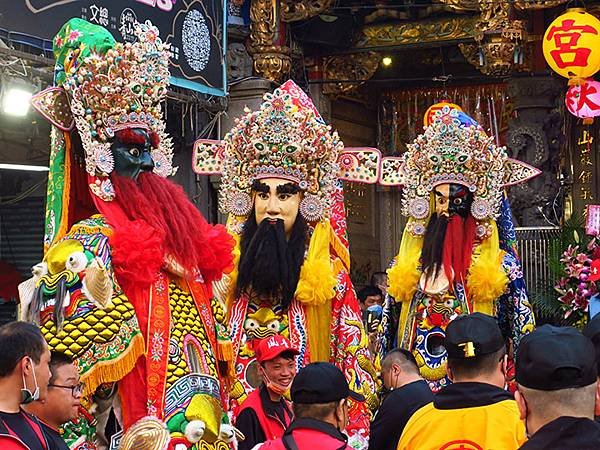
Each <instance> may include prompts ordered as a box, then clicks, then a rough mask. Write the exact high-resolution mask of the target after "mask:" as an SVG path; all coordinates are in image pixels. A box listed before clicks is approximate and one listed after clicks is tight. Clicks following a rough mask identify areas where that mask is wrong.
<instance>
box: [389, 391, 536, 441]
mask: <svg viewBox="0 0 600 450" xmlns="http://www.w3.org/2000/svg"><path fill="white" fill-rule="evenodd" d="M526 440H527V438H526V436H525V425H524V423H523V421H522V420H521V419H520V417H519V410H518V408H517V403H516V402H515V401H514V400H502V401H500V402H498V403H492V404H490V405H485V406H476V407H471V408H460V409H436V408H435V406H434V405H433V402H431V403H429V404H427V405H425V406H423V407H422V408H421V409H419V410H418V411H417V412H416V413H415V414H413V416H412V417H411V418H410V420H409V421H408V423H407V424H406V427H405V428H404V432H403V433H402V436H401V437H400V442H398V450H516V449H518V448H519V447H520V446H521V445H522V444H523V443H524V442H525V441H526Z"/></svg>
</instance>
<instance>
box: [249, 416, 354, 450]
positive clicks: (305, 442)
mask: <svg viewBox="0 0 600 450" xmlns="http://www.w3.org/2000/svg"><path fill="white" fill-rule="evenodd" d="M285 434H286V435H289V434H291V435H292V437H293V439H294V441H295V442H296V446H297V447H298V450H316V449H318V450H353V449H352V447H349V446H348V445H346V436H344V435H343V434H342V433H341V432H340V431H338V430H337V429H336V428H335V427H334V426H333V425H331V424H329V423H326V422H321V421H320V420H316V419H310V418H306V417H303V418H298V419H294V421H293V422H292V423H291V424H290V426H289V427H288V429H287V432H286V433H285ZM284 438H285V436H284ZM284 438H279V439H275V440H271V441H267V442H265V443H264V444H262V445H261V446H259V447H257V448H258V449H259V450H287V449H286V447H285V445H284V443H283V439H284Z"/></svg>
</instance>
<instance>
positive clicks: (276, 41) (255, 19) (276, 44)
mask: <svg viewBox="0 0 600 450" xmlns="http://www.w3.org/2000/svg"><path fill="white" fill-rule="evenodd" d="M282 26H283V23H282V21H281V16H280V8H279V0H252V3H251V4H250V48H249V52H250V54H251V55H252V59H253V61H254V64H253V66H254V72H255V73H256V74H257V75H260V76H262V77H264V78H267V79H269V80H272V81H283V80H284V79H285V78H287V77H288V76H289V73H290V69H291V58H290V49H289V47H286V46H285V41H284V38H282V36H285V34H284V33H281V32H280V31H281V27H282Z"/></svg>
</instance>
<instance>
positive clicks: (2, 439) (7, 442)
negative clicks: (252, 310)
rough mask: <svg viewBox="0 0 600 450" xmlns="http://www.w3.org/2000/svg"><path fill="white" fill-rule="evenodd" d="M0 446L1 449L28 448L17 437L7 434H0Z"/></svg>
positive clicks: (17, 449) (18, 449)
mask: <svg viewBox="0 0 600 450" xmlns="http://www.w3.org/2000/svg"><path fill="white" fill-rule="evenodd" d="M0 448H1V449H2V450H29V447H27V446H26V445H25V444H24V443H23V442H21V440H20V439H19V438H16V437H14V436H9V435H0Z"/></svg>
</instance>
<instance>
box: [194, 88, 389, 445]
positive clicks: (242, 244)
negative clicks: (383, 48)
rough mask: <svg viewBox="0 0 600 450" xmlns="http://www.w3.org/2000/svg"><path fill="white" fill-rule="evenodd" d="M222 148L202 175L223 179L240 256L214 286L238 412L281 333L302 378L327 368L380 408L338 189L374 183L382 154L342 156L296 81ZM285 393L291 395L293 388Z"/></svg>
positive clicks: (362, 423) (213, 147)
mask: <svg viewBox="0 0 600 450" xmlns="http://www.w3.org/2000/svg"><path fill="white" fill-rule="evenodd" d="M246 112H247V114H246V115H244V116H243V117H241V118H238V119H237V120H236V122H235V126H234V128H233V129H232V130H231V131H230V132H229V133H228V134H227V135H226V137H225V139H224V141H219V142H216V141H199V142H197V145H196V149H195V150H196V151H195V170H196V171H197V172H198V173H202V174H209V173H221V174H222V185H221V188H220V205H221V208H222V210H223V211H224V212H227V213H229V220H228V227H229V230H230V232H231V233H232V234H233V236H235V238H236V242H237V246H236V251H235V252H234V253H235V254H236V258H237V261H236V269H235V270H234V271H233V272H232V273H231V274H230V275H229V276H227V277H226V280H223V281H222V282H221V283H219V284H218V285H217V286H218V287H219V289H220V290H222V292H223V293H224V296H225V297H226V298H227V305H228V317H229V321H228V325H229V330H230V332H231V335H232V341H233V344H234V350H235V354H236V371H237V377H238V382H237V383H236V384H235V386H234V387H233V390H232V406H233V408H234V409H235V408H237V406H239V404H241V403H242V402H243V401H244V399H245V398H246V396H247V394H248V393H250V391H251V390H252V389H254V388H256V387H257V385H258V381H259V376H258V375H257V363H256V360H255V357H254V348H255V345H256V342H257V341H258V340H259V339H261V338H266V337H269V336H272V335H274V334H277V333H280V334H282V335H285V336H286V337H289V339H290V340H291V342H292V344H293V345H294V346H295V347H296V348H297V349H299V351H300V355H299V356H298V360H297V363H298V365H299V367H302V366H304V365H306V364H307V363H309V362H313V361H330V362H332V363H334V364H336V365H337V366H338V367H340V369H341V370H342V371H343V372H344V373H345V374H346V376H347V378H348V380H349V382H350V386H351V388H352V389H354V390H356V391H357V392H361V393H363V394H364V395H365V397H367V403H369V406H375V405H376V397H375V390H376V386H375V377H376V373H375V369H374V367H373V364H372V362H371V360H370V357H369V356H370V355H369V353H368V350H367V344H368V342H367V341H368V339H367V336H366V334H365V331H364V329H363V325H362V321H361V315H360V312H359V311H360V310H359V306H358V302H357V299H356V296H355V293H354V289H353V287H352V282H351V280H350V277H349V252H348V242H347V240H346V219H345V212H344V205H343V191H342V187H341V181H340V180H341V179H345V180H351V181H362V182H367V183H369V182H370V183H375V182H376V181H377V177H378V171H379V163H380V154H379V152H378V151H377V150H374V149H346V150H344V149H343V144H342V142H341V141H340V139H339V137H338V135H337V133H336V132H332V131H331V129H330V127H329V126H328V125H326V124H325V123H324V121H323V119H322V118H321V116H320V115H319V113H318V112H317V110H316V109H315V107H314V105H313V103H312V101H311V100H310V99H309V98H308V96H306V94H305V93H304V92H303V91H302V90H301V89H300V88H299V87H298V86H297V85H296V84H295V83H294V82H292V81H288V82H286V83H285V84H283V85H282V86H281V87H279V88H278V89H275V91H274V92H273V93H267V94H265V95H264V102H263V104H262V105H261V107H260V109H259V110H257V111H254V112H250V111H246ZM284 388H285V387H284ZM350 422H351V426H350V427H349V429H348V430H347V432H348V434H349V437H350V441H349V442H350V443H351V445H353V446H355V448H362V447H364V446H365V445H366V438H367V435H368V428H369V425H368V423H369V413H368V409H367V405H365V404H353V405H352V407H351V410H350Z"/></svg>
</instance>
